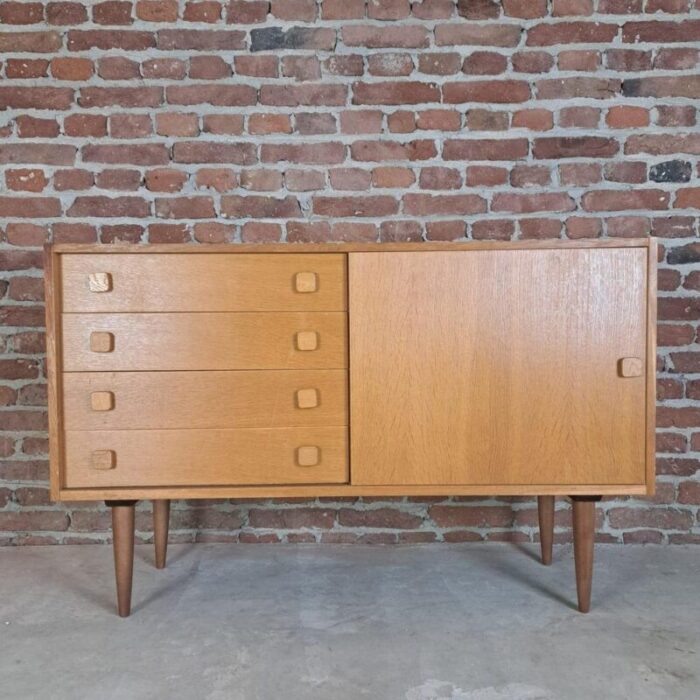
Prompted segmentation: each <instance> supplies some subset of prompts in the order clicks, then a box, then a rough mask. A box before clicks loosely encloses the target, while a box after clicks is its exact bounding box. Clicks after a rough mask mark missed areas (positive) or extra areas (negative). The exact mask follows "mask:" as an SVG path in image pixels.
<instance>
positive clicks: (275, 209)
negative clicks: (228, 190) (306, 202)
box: [221, 195, 301, 219]
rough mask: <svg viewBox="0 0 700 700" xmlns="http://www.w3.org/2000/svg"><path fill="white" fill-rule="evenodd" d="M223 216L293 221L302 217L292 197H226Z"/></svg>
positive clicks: (223, 199)
mask: <svg viewBox="0 0 700 700" xmlns="http://www.w3.org/2000/svg"><path fill="white" fill-rule="evenodd" d="M221 215H222V216H223V217H227V218H230V219H234V218H235V219H244V218H245V219H250V218H253V219H255V218H259V219H293V218H297V217H299V216H301V207H300V206H299V201H298V200H297V198H296V197H291V196H288V197H283V198H276V197H267V196H260V195H245V196H241V195H225V196H223V197H222V198H221Z"/></svg>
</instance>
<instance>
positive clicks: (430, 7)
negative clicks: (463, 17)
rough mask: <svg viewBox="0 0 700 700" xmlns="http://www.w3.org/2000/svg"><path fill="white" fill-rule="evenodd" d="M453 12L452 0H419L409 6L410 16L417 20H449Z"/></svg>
mask: <svg viewBox="0 0 700 700" xmlns="http://www.w3.org/2000/svg"><path fill="white" fill-rule="evenodd" d="M453 12H454V3H453V2H452V0H421V2H413V3H412V5H411V14H412V15H413V16H414V17H416V18H417V19H449V18H450V17H452V14H453Z"/></svg>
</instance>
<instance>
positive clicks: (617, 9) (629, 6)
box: [598, 0, 644, 15]
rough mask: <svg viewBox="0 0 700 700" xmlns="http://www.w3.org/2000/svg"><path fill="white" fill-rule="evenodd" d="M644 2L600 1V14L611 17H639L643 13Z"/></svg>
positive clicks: (637, 0) (636, 0) (626, 0)
mask: <svg viewBox="0 0 700 700" xmlns="http://www.w3.org/2000/svg"><path fill="white" fill-rule="evenodd" d="M643 4H644V0H600V2H599V4H598V12H600V13H602V14H610V15H625V14H633V15H638V14H640V13H641V12H642V5H643Z"/></svg>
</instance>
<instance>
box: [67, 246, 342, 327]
mask: <svg viewBox="0 0 700 700" xmlns="http://www.w3.org/2000/svg"><path fill="white" fill-rule="evenodd" d="M345 262H346V260H345V255H344V254H342V253H341V254H320V255H318V254H313V253H299V254H294V253H290V254H285V253H271V254H256V253H245V254H241V253H211V254H188V253H162V254H158V255H154V254H146V253H137V254H134V253H131V254H129V253H104V254H99V253H94V254H78V255H76V254H73V255H62V256H61V285H62V297H63V300H62V304H63V310H64V311H66V312H73V313H85V312H100V311H102V312H108V311H119V312H137V311H141V312H147V311H159V312H162V311H345V310H346V309H347V302H346V296H347V295H346V274H345Z"/></svg>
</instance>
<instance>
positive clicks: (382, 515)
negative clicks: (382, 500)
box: [338, 508, 422, 529]
mask: <svg viewBox="0 0 700 700" xmlns="http://www.w3.org/2000/svg"><path fill="white" fill-rule="evenodd" d="M421 522H422V519H421V518H420V517H419V516H418V515H414V514H412V513H404V512H401V511H399V510H394V509H392V508H378V509H374V510H354V509H350V508H341V509H340V510H339V511H338V524H339V525H342V526H343V527H362V528H365V527H368V528H382V529H388V528H390V529H413V528H416V527H419V526H420V524H421Z"/></svg>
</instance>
